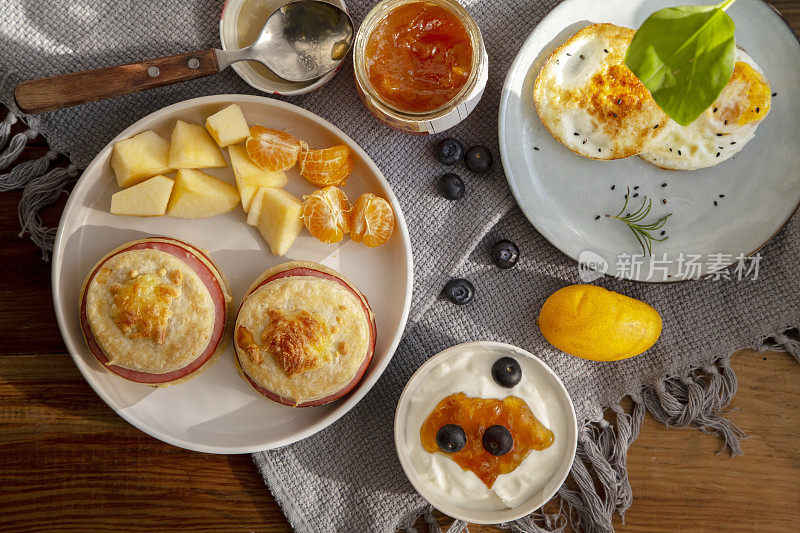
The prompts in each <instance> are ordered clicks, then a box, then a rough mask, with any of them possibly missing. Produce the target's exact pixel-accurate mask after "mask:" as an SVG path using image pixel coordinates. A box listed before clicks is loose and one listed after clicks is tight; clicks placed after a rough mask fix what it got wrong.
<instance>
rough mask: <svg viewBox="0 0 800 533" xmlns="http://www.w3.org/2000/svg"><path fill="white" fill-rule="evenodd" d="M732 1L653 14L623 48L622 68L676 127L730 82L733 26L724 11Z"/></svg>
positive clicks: (686, 122) (732, 60)
mask: <svg viewBox="0 0 800 533" xmlns="http://www.w3.org/2000/svg"><path fill="white" fill-rule="evenodd" d="M734 1H735V0H725V1H724V2H722V3H720V4H718V5H715V6H685V7H669V8H666V9H662V10H660V11H656V12H655V13H653V14H652V15H650V16H649V17H648V18H647V20H645V21H644V23H642V25H641V27H640V28H639V30H638V31H637V32H636V34H635V35H634V36H633V41H631V45H630V47H628V52H627V53H626V55H625V65H627V67H628V68H629V69H631V71H633V73H634V74H636V77H637V78H639V79H640V80H641V81H642V83H643V84H644V85H645V87H647V89H648V90H649V91H650V94H652V95H653V98H654V99H655V101H656V103H658V105H659V106H660V107H661V109H663V110H664V112H665V113H666V114H667V115H669V116H670V117H671V118H672V119H673V120H675V122H677V123H678V124H681V125H682V126H686V125H687V124H690V123H691V122H692V121H694V120H695V119H696V118H697V117H698V116H700V114H701V113H702V112H703V111H705V110H706V109H707V108H708V106H710V105H711V104H712V103H714V100H716V99H717V97H718V96H719V95H720V93H721V92H722V89H723V88H724V87H725V85H726V84H727V83H728V81H730V79H731V75H732V74H733V64H734V58H735V57H736V40H735V39H734V36H733V33H734V29H735V25H734V23H733V20H731V17H730V16H728V14H727V13H725V10H726V9H727V8H728V7H730V5H731V4H732V3H733V2H734Z"/></svg>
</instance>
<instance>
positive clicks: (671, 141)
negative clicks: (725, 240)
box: [639, 49, 768, 170]
mask: <svg viewBox="0 0 800 533" xmlns="http://www.w3.org/2000/svg"><path fill="white" fill-rule="evenodd" d="M735 60H736V61H737V62H738V61H743V62H745V63H747V64H748V65H750V66H751V67H753V69H754V70H756V71H757V72H759V73H761V74H763V71H762V70H761V68H760V67H759V66H758V64H756V62H755V60H753V58H752V57H750V56H749V55H747V53H745V52H744V50H742V49H738V50H736V59H735ZM723 96H724V93H723ZM720 103H722V102H720V101H717V102H715V104H716V105H718V104H720ZM767 114H768V112H767V113H764V116H765V117H766V115H767ZM762 120H763V118H762ZM760 123H761V120H759V121H755V122H748V123H747V124H744V125H741V126H740V125H739V124H729V123H726V122H724V121H722V120H720V119H719V116H718V115H717V114H716V113H714V107H713V106H712V107H710V108H709V109H706V110H705V111H704V112H703V113H702V114H701V115H700V116H699V117H698V118H697V119H696V120H695V121H694V122H692V123H691V124H689V125H687V126H681V125H680V124H678V123H677V122H675V121H674V120H672V119H670V120H669V122H668V123H667V125H666V127H665V128H664V134H663V135H662V136H661V137H659V138H658V139H656V140H655V141H654V142H653V143H651V144H650V146H649V148H648V150H647V151H646V152H644V153H641V154H639V157H641V158H642V159H644V160H645V161H647V162H648V163H652V164H654V165H656V166H658V167H661V168H663V169H666V170H698V169H701V168H708V167H712V166H714V165H718V164H720V163H722V162H723V161H727V160H728V159H730V158H731V157H733V156H734V155H736V154H738V153H739V152H740V151H741V150H742V148H744V147H745V145H746V144H747V143H748V142H750V140H751V139H752V138H753V137H754V136H755V133H756V129H757V128H758V125H759V124H760Z"/></svg>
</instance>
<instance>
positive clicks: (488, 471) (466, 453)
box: [420, 392, 553, 489]
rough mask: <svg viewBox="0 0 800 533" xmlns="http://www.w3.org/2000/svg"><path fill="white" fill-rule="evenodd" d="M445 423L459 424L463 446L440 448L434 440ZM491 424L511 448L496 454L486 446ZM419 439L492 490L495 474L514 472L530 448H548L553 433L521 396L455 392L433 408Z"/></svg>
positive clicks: (551, 441) (430, 449) (423, 425)
mask: <svg viewBox="0 0 800 533" xmlns="http://www.w3.org/2000/svg"><path fill="white" fill-rule="evenodd" d="M447 424H453V425H456V426H458V427H460V428H461V429H462V430H463V431H464V433H465V434H466V445H465V446H464V447H463V448H461V449H460V450H458V451H455V452H449V451H448V450H447V449H444V450H443V449H442V448H441V446H440V445H439V444H437V442H436V435H437V433H438V432H439V430H440V428H441V427H443V426H445V425H447ZM493 425H498V426H500V427H501V428H505V429H506V430H507V433H508V435H509V437H510V439H511V440H510V445H511V448H510V450H508V451H506V452H505V453H501V454H499V455H498V454H497V452H495V451H492V450H487V449H486V443H485V436H484V435H485V434H486V431H488V428H489V427H491V426H493ZM420 440H421V441H422V447H423V448H425V449H426V450H427V451H428V452H430V453H444V454H445V455H446V456H447V457H449V458H450V459H452V460H453V461H455V462H456V464H458V465H459V466H460V467H461V468H463V469H464V470H469V471H471V472H473V473H474V474H475V475H476V476H478V478H479V479H480V480H481V481H483V483H484V484H485V485H486V486H487V487H488V488H490V489H491V488H492V485H494V482H495V480H496V479H497V477H498V476H500V475H502V474H508V473H509V472H513V471H514V470H515V469H516V468H517V467H518V466H519V465H520V464H521V463H522V461H524V460H525V458H526V457H528V454H529V453H531V452H532V451H533V450H544V449H545V448H548V447H550V445H551V444H553V432H552V431H550V430H549V429H548V428H546V427H545V426H544V425H543V424H542V423H541V422H539V420H537V419H536V416H535V415H534V414H533V412H532V411H531V409H530V407H528V404H527V403H526V402H525V400H523V399H522V398H518V397H517V396H506V397H505V398H503V399H502V400H498V399H496V398H472V397H469V396H467V395H466V394H464V393H463V392H457V393H455V394H451V395H449V396H447V397H446V398H444V399H443V400H442V401H440V402H439V403H438V404H437V405H436V407H434V409H433V411H431V414H430V415H428V418H426V419H425V422H424V423H423V424H422V427H421V428H420ZM500 451H501V452H502V451H504V450H500Z"/></svg>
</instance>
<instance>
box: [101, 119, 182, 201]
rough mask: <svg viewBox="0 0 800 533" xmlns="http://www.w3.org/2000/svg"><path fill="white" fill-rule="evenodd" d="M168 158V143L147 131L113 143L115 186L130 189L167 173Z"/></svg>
mask: <svg viewBox="0 0 800 533" xmlns="http://www.w3.org/2000/svg"><path fill="white" fill-rule="evenodd" d="M168 158H169V142H168V141H167V140H166V139H164V138H163V137H161V136H159V135H158V134H157V133H156V132H154V131H152V130H147V131H143V132H142V133H139V134H137V135H134V136H133V137H130V138H129V139H125V140H122V141H118V142H116V143H114V148H113V150H112V151H111V168H112V169H114V175H115V176H116V177H117V185H119V186H120V187H123V188H124V187H130V186H131V185H136V184H137V183H140V182H142V181H144V180H146V179H147V178H152V177H153V176H156V175H158V174H166V173H167V172H169V171H170V170H171V168H170V166H169V163H168Z"/></svg>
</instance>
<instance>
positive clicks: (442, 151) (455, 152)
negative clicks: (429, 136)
mask: <svg viewBox="0 0 800 533" xmlns="http://www.w3.org/2000/svg"><path fill="white" fill-rule="evenodd" d="M436 157H437V158H438V159H439V162H440V163H442V164H444V165H455V164H456V163H458V162H459V161H461V158H462V157H464V147H463V146H462V145H461V143H460V142H458V141H457V140H455V139H442V141H441V142H439V144H437V145H436Z"/></svg>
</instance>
